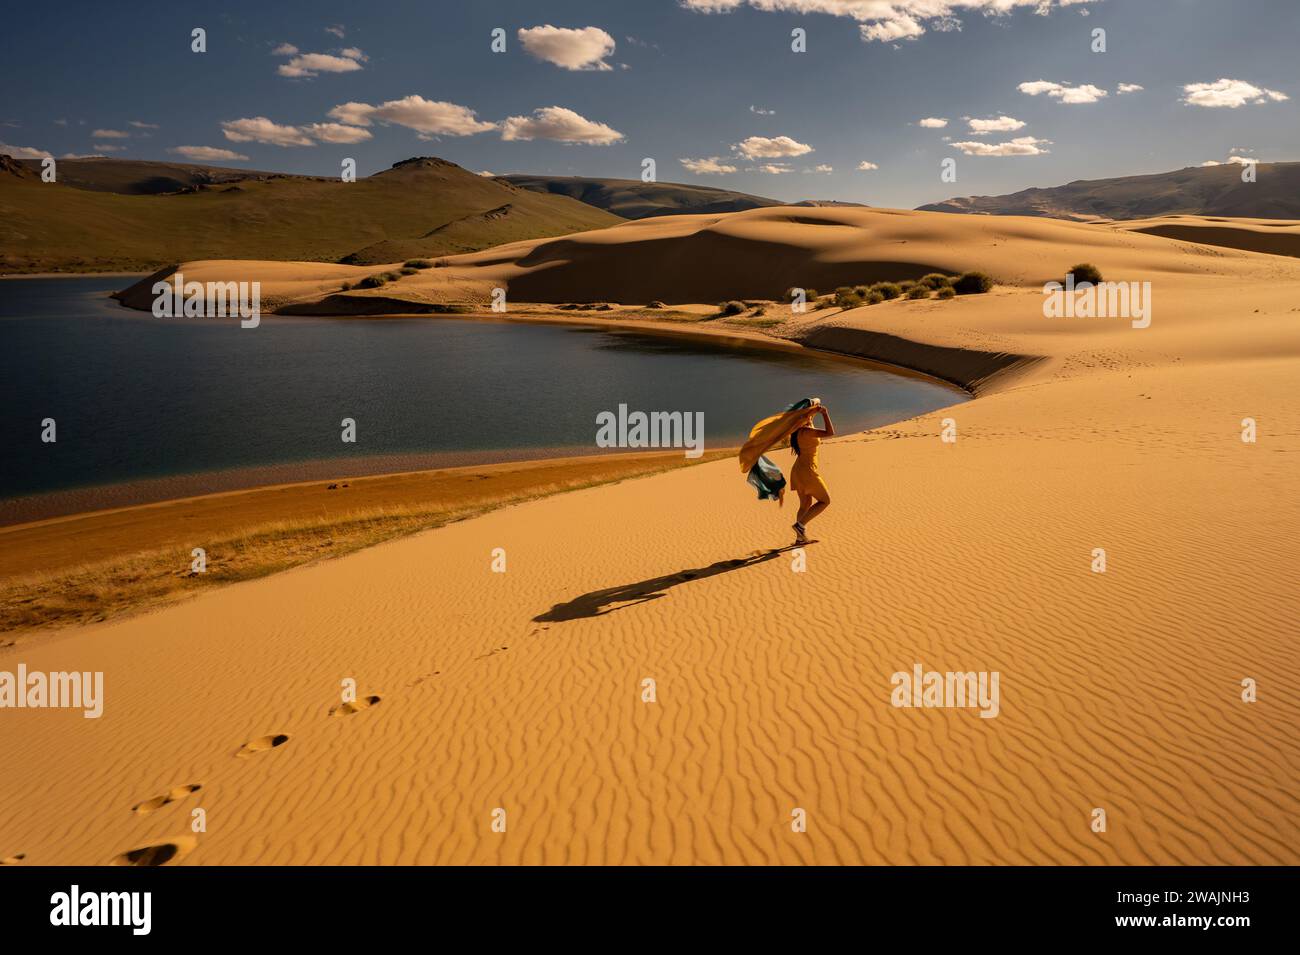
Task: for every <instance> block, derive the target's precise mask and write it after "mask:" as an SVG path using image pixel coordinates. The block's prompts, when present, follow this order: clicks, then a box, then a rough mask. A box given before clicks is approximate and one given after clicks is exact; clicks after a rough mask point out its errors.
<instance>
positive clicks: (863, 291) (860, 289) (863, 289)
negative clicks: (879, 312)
mask: <svg viewBox="0 0 1300 955" xmlns="http://www.w3.org/2000/svg"><path fill="white" fill-rule="evenodd" d="M853 291H855V292H857V293H858V294H859V295H861V296H862V297H863V298H866V297H867V295H868V294H870V292H871V289H870V288H869V287H868V286H866V285H855V286H853Z"/></svg>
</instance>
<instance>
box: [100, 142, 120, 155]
mask: <svg viewBox="0 0 1300 955" xmlns="http://www.w3.org/2000/svg"><path fill="white" fill-rule="evenodd" d="M94 147H95V149H97V150H98V151H99V152H101V153H120V152H121V151H122V150H124V149H126V147H125V146H110V145H109V144H107V143H95V144H94Z"/></svg>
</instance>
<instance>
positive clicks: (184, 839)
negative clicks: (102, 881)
mask: <svg viewBox="0 0 1300 955" xmlns="http://www.w3.org/2000/svg"><path fill="white" fill-rule="evenodd" d="M198 844H199V842H198V840H197V839H195V838H194V837H193V836H177V837H176V838H174V839H169V840H168V841H166V842H155V843H154V844H153V845H149V846H141V847H140V848H139V849H132V850H131V851H130V852H123V853H122V854H121V855H120V856H117V857H116V858H114V859H113V865H132V866H140V867H142V868H143V867H147V866H159V865H166V864H167V863H169V862H178V861H180V860H181V859H184V858H185V857H186V856H187V855H189V854H190V853H191V852H193V851H194V849H195V847H196V846H197V845H198Z"/></svg>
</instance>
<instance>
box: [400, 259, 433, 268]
mask: <svg viewBox="0 0 1300 955" xmlns="http://www.w3.org/2000/svg"><path fill="white" fill-rule="evenodd" d="M402 265H404V266H405V267H406V268H408V269H431V268H433V263H432V262H430V261H429V260H428V259H410V260H408V261H406V262H403V263H402Z"/></svg>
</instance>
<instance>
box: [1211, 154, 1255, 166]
mask: <svg viewBox="0 0 1300 955" xmlns="http://www.w3.org/2000/svg"><path fill="white" fill-rule="evenodd" d="M1257 162H1259V160H1258V159H1255V158H1254V157H1253V156H1229V157H1228V161H1227V162H1219V161H1218V160H1217V159H1207V160H1205V162H1203V163H1201V165H1202V166H1227V165H1230V164H1232V163H1237V164H1238V165H1240V166H1253V165H1254V164H1255V163H1257Z"/></svg>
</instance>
